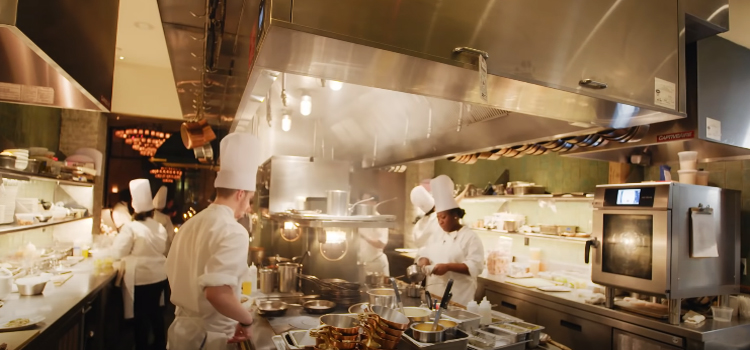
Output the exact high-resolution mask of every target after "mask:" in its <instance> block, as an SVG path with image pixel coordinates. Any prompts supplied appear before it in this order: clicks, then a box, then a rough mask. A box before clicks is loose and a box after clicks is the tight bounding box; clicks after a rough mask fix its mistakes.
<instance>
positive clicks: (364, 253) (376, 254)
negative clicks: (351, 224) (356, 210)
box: [357, 228, 390, 276]
mask: <svg viewBox="0 0 750 350" xmlns="http://www.w3.org/2000/svg"><path fill="white" fill-rule="evenodd" d="M358 230H359V234H360V236H361V237H360V238H359V252H358V254H359V255H358V256H357V258H358V260H359V262H360V263H364V264H365V272H367V273H375V272H379V273H381V274H383V275H384V276H389V275H390V273H389V272H388V268H389V266H388V257H387V256H386V255H385V254H384V253H383V249H380V248H375V247H373V246H372V244H370V242H368V241H366V240H364V239H363V238H364V237H367V238H368V239H370V240H373V241H379V242H380V243H383V244H388V229H387V228H360V229H358Z"/></svg>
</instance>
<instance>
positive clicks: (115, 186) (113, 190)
mask: <svg viewBox="0 0 750 350" xmlns="http://www.w3.org/2000/svg"><path fill="white" fill-rule="evenodd" d="M112 193H120V187H119V186H117V185H112Z"/></svg>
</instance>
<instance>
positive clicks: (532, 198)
mask: <svg viewBox="0 0 750 350" xmlns="http://www.w3.org/2000/svg"><path fill="white" fill-rule="evenodd" d="M518 200H520V201H536V200H554V201H561V202H593V201H594V196H593V195H587V196H586V197H559V196H558V197H553V196H552V195H551V194H528V195H523V196H478V197H468V198H464V199H463V200H462V201H461V202H462V203H463V202H465V203H481V202H495V201H518Z"/></svg>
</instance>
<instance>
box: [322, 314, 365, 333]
mask: <svg viewBox="0 0 750 350" xmlns="http://www.w3.org/2000/svg"><path fill="white" fill-rule="evenodd" d="M320 324H324V325H327V326H331V327H333V329H334V330H336V331H337V332H339V333H342V334H357V333H358V332H359V327H358V326H359V321H358V320H357V318H356V317H355V316H352V315H347V314H329V315H323V316H320Z"/></svg>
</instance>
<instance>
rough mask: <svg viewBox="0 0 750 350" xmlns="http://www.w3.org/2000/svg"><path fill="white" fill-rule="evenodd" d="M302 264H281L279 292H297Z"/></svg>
mask: <svg viewBox="0 0 750 350" xmlns="http://www.w3.org/2000/svg"><path fill="white" fill-rule="evenodd" d="M300 266H301V265H300V264H297V263H291V262H285V263H279V265H278V270H279V292H281V293H291V292H296V291H297V273H298V272H300Z"/></svg>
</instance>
